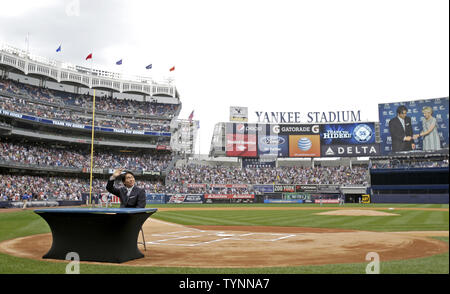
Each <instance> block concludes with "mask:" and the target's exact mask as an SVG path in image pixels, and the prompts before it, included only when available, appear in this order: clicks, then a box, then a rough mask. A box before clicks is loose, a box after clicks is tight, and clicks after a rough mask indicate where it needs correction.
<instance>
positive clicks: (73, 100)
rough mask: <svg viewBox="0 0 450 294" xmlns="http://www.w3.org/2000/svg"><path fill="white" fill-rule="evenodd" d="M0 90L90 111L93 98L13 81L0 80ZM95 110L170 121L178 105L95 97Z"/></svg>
mask: <svg viewBox="0 0 450 294" xmlns="http://www.w3.org/2000/svg"><path fill="white" fill-rule="evenodd" d="M0 90H3V91H6V92H9V93H12V94H20V95H24V96H26V97H30V98H31V99H33V100H36V101H38V102H39V101H45V102H50V103H55V104H58V105H59V106H61V107H67V106H76V107H80V108H82V109H83V110H90V109H92V101H93V97H92V96H90V95H88V94H74V93H69V92H64V91H57V90H53V89H48V88H42V87H37V86H32V85H27V84H22V83H19V82H17V81H13V80H9V79H8V80H5V79H1V80H0ZM95 106H96V109H97V110H100V111H107V112H114V113H124V114H128V115H130V114H131V115H142V116H161V117H164V118H167V119H171V118H173V117H174V116H175V114H176V112H177V110H178V109H179V107H180V105H179V104H166V103H164V104H163V103H148V102H142V101H136V100H130V99H117V98H112V97H101V96H96V97H95Z"/></svg>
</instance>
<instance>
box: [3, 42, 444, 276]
mask: <svg viewBox="0 0 450 294" xmlns="http://www.w3.org/2000/svg"><path fill="white" fill-rule="evenodd" d="M179 90H180V91H181V93H182V91H183V89H178V88H177V87H176V85H175V82H174V81H172V80H167V81H154V80H152V79H151V78H148V79H147V78H143V77H138V76H130V77H124V76H122V75H121V74H119V73H114V72H109V71H107V70H102V69H92V68H91V69H89V68H86V67H82V66H77V65H68V63H56V62H53V60H52V59H50V58H46V57H36V56H32V55H30V54H28V53H27V52H25V51H23V50H21V49H19V48H15V47H13V46H9V45H2V47H1V50H0V174H1V175H0V197H1V198H0V265H1V266H0V273H2V274H64V273H66V272H67V270H68V265H69V264H70V263H71V262H73V261H74V260H75V259H74V258H71V253H75V254H76V256H77V258H79V259H78V261H79V273H81V274H153V273H154V274H366V273H381V274H448V273H449V255H448V238H449V237H448V233H449V208H448V203H449V190H448V166H449V165H448V164H449V162H448V160H449V149H448V143H449V139H448V127H449V97H429V99H425V100H424V99H421V100H419V99H417V100H411V101H407V102H399V101H396V100H395V98H393V100H392V103H387V104H386V103H383V104H379V109H378V111H379V120H378V121H372V122H362V121H358V119H357V116H355V115H353V114H346V113H339V114H337V113H336V114H332V115H334V116H335V117H337V115H339V116H340V120H331V119H330V118H331V117H332V115H331V114H327V116H324V117H325V119H323V120H321V121H317V120H316V121H312V122H310V123H298V122H296V121H295V120H294V118H295V117H296V116H297V115H296V114H295V113H287V114H285V116H283V115H284V114H280V113H276V114H275V113H266V114H262V115H261V118H262V117H266V119H264V120H262V121H259V122H249V120H248V107H247V106H245V105H242V106H231V105H230V110H229V111H230V120H229V121H226V122H220V121H217V123H216V125H215V127H214V132H213V136H212V138H208V140H211V145H210V146H211V147H210V150H209V154H208V155H197V154H195V144H196V141H197V136H198V127H199V121H198V120H195V119H193V118H192V116H191V117H190V118H189V119H182V118H180V111H181V109H182V99H181V97H182V95H180V93H179ZM400 105H404V106H405V107H406V108H407V116H408V117H411V128H412V132H413V133H411V134H409V135H406V136H410V137H413V136H415V135H413V134H419V135H417V136H416V138H415V144H414V147H413V148H410V149H408V150H400V151H396V150H395V148H396V147H395V139H394V133H393V128H391V123H390V120H391V118H392V117H394V116H395V115H396V112H397V109H398V108H399V106H400ZM425 107H427V109H431V110H432V116H433V117H434V118H435V121H436V123H435V126H436V128H437V140H438V145H435V146H434V148H431V149H430V148H428V147H429V146H428V143H427V141H426V140H425V137H426V134H425V133H424V132H425V130H423V129H422V127H423V125H422V123H423V121H424V113H423V112H422V110H423V109H424V108H425ZM219 111H227V112H228V109H225V110H219ZM316 117H317V118H318V119H319V118H320V117H321V116H320V115H316ZM291 119H292V120H291ZM405 121H407V120H405ZM407 125H408V124H407ZM404 128H405V129H406V126H405V127H404ZM405 138H406V137H405ZM427 146H428V147H427ZM119 168H122V169H125V170H127V171H130V172H132V174H133V176H134V177H135V182H136V186H138V187H140V188H142V189H143V190H144V191H145V207H140V208H129V207H126V206H123V203H121V201H122V200H121V198H120V196H119V195H114V194H112V193H110V192H108V191H107V190H106V188H105V187H106V185H107V182H108V181H111V177H112V176H111V175H112V174H113V173H115V171H116V170H117V169H119ZM113 180H115V182H114V186H115V187H117V189H121V188H122V187H124V186H123V185H124V183H125V182H124V180H122V182H121V181H120V180H118V178H114V179H113ZM124 189H125V188H124ZM128 195H130V194H128ZM128 203H130V202H128ZM133 209H134V210H133ZM115 243H117V244H120V245H123V247H121V248H122V249H120V248H119V249H117V248H116V247H115V246H113V244H115ZM124 248H125V249H124Z"/></svg>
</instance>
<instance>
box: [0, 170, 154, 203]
mask: <svg viewBox="0 0 450 294" xmlns="http://www.w3.org/2000/svg"><path fill="white" fill-rule="evenodd" d="M136 184H137V185H138V186H139V187H144V188H145V189H146V191H147V192H149V193H154V192H155V191H156V189H157V186H158V185H161V184H160V183H157V182H150V181H136ZM105 187H106V180H98V179H93V181H92V190H91V191H92V192H91V193H92V194H91V195H102V194H103V193H107V191H106V188H105ZM89 192H90V181H89V179H78V178H65V177H41V176H28V175H3V174H2V175H0V201H20V200H21V199H22V197H23V196H24V195H31V196H32V200H82V194H88V195H89Z"/></svg>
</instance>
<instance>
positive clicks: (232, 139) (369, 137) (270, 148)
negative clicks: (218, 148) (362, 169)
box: [225, 122, 380, 157]
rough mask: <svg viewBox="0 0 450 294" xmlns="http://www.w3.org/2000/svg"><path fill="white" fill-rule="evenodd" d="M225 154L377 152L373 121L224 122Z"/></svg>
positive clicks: (244, 155) (349, 154)
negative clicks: (317, 122) (323, 122)
mask: <svg viewBox="0 0 450 294" xmlns="http://www.w3.org/2000/svg"><path fill="white" fill-rule="evenodd" d="M225 129H226V134H225V136H226V148H225V152H226V155H227V156H233V157H236V156H237V157H265V156H267V157H271V156H273V157H357V156H373V155H379V154H380V146H379V143H376V142H378V140H376V135H375V123H373V122H367V123H366V122H364V123H347V124H344V123H341V124H255V123H227V124H226V128H225Z"/></svg>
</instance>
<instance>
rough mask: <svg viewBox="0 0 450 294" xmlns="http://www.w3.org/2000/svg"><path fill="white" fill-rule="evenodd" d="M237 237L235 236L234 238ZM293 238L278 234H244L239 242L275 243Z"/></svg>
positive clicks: (289, 235) (290, 235) (240, 236)
mask: <svg viewBox="0 0 450 294" xmlns="http://www.w3.org/2000/svg"><path fill="white" fill-rule="evenodd" d="M236 237H237V236H236ZM291 237H295V235H292V234H278V233H245V234H240V235H239V237H238V238H239V239H240V240H248V241H264V242H275V241H280V240H284V239H287V238H291Z"/></svg>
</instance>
